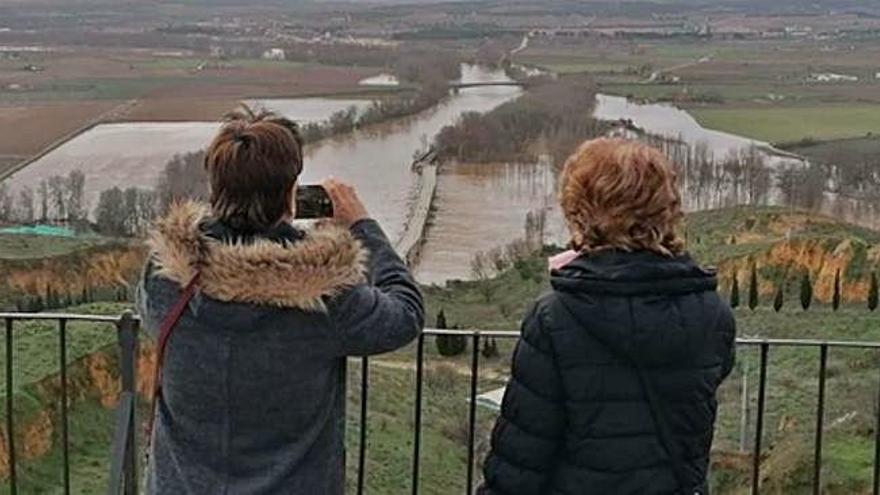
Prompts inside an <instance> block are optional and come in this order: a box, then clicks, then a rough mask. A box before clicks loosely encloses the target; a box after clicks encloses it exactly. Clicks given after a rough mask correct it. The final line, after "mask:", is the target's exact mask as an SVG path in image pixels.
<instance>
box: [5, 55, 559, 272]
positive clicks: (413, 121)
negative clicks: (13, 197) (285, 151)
mask: <svg viewBox="0 0 880 495" xmlns="http://www.w3.org/2000/svg"><path fill="white" fill-rule="evenodd" d="M462 76H463V77H462V82H483V81H505V80H509V79H507V76H506V75H505V74H504V72H503V71H494V70H488V69H484V68H481V67H477V66H465V67H464V68H463V74H462ZM521 91H522V90H521V89H519V88H517V87H480V88H471V89H466V90H462V91H460V92H459V93H457V94H454V95H451V96H450V97H449V98H447V99H446V100H444V101H443V102H442V103H441V104H440V105H438V106H436V107H434V108H432V109H430V110H428V111H425V112H423V113H421V114H419V115H417V116H414V117H411V118H406V119H402V120H399V121H394V122H391V123H388V124H384V125H379V126H375V127H371V128H370V129H368V130H361V131H356V132H355V133H353V134H351V135H350V136H345V137H343V138H337V139H329V140H325V141H323V142H321V143H319V144H318V145H316V146H313V147H311V148H310V149H307V150H306V151H307V157H306V160H307V161H306V167H305V171H304V175H303V178H302V181H303V182H304V183H310V182H318V181H320V180H322V179H324V178H325V177H327V176H335V177H338V178H340V179H342V180H345V181H349V182H351V183H353V184H355V185H356V186H357V187H358V190H359V191H360V193H361V196H362V197H363V200H364V202H365V203H366V205H367V207H368V208H369V210H370V211H371V213H372V214H373V215H374V216H375V217H376V218H377V219H378V220H379V221H380V222H381V223H382V225H383V226H384V227H385V229H386V231H387V233H388V235H389V237H391V238H392V240H393V241H395V240H397V239H399V238H400V237H401V236H402V235H403V227H404V225H405V219H406V217H407V215H408V213H409V211H410V210H411V206H412V204H413V202H414V201H415V198H414V185H415V183H416V179H417V175H416V174H415V173H413V172H412V171H411V170H410V167H411V164H412V160H413V155H414V153H415V152H416V151H418V150H423V149H424V148H425V147H426V146H427V145H428V144H429V143H430V142H431V140H432V138H433V137H434V135H436V134H437V132H439V131H440V129H442V128H443V126H445V125H449V124H452V123H454V122H455V121H456V119H457V118H458V117H459V116H460V115H461V114H462V113H464V112H470V111H475V112H486V111H489V110H491V109H493V108H495V107H496V106H498V105H500V104H502V103H504V102H506V101H509V100H510V99H512V98H515V97H516V96H518V95H519V94H520V93H521ZM249 103H251V104H253V105H254V106H264V107H266V108H269V109H272V110H274V111H277V112H279V113H281V114H283V115H286V116H288V117H291V118H295V119H297V120H300V121H319V120H324V119H326V118H327V117H329V116H330V115H331V114H332V113H333V112H336V111H338V110H342V109H345V108H348V107H349V106H351V105H356V106H363V105H367V104H369V102H368V101H364V100H360V101H358V100H331V99H325V98H309V99H297V100H271V99H267V100H252V101H250V102H249ZM217 126H218V124H216V123H212V122H182V123H149V122H143V123H125V124H107V125H100V126H98V127H96V128H94V129H92V130H90V131H88V132H86V133H84V134H82V135H80V136H78V137H76V138H74V139H72V140H71V141H69V142H67V143H65V144H64V145H62V146H61V147H59V148H58V149H56V150H54V151H53V152H51V153H49V154H48V155H46V156H44V157H42V158H41V159H39V160H37V161H36V162H34V163H33V164H31V165H30V166H28V167H27V168H26V169H24V170H21V171H19V172H18V173H16V174H15V175H14V176H13V177H12V178H11V179H10V181H11V185H12V186H13V188H16V187H21V186H24V185H28V186H31V187H36V186H37V185H38V184H39V182H40V180H42V179H45V178H48V177H50V176H52V175H63V174H67V173H69V172H70V171H72V170H77V169H79V170H82V171H84V172H85V173H86V176H87V177H86V188H87V189H86V199H87V201H88V204H89V205H90V207H91V208H93V207H94V205H95V204H96V203H97V198H98V195H99V194H100V192H101V191H102V190H105V189H108V188H111V187H114V186H120V187H129V186H132V185H135V186H138V187H153V186H154V184H155V182H156V180H157V178H158V176H159V173H160V172H161V170H162V167H163V166H164V164H165V163H166V162H167V161H168V160H169V159H170V158H171V157H173V156H174V155H175V154H178V153H186V152H192V151H197V150H199V149H201V148H203V147H205V146H206V145H207V144H208V142H209V141H210V139H211V138H212V136H213V135H214V133H215V132H216V130H217ZM439 187H440V189H439V192H438V203H437V206H438V210H437V212H436V215H435V219H434V228H432V230H430V231H429V240H428V247H427V251H432V250H434V249H436V250H437V254H434V253H430V252H429V253H426V255H425V257H424V268H423V269H422V270H421V271H420V273H421V274H422V276H424V277H425V279H426V280H429V281H430V282H442V281H444V280H446V279H449V278H463V277H464V278H466V277H467V276H468V275H469V266H470V259H471V258H472V257H473V254H474V253H476V252H478V251H484V250H488V249H491V248H492V247H495V246H498V245H504V244H506V243H508V242H510V241H512V240H514V239H516V238H518V237H521V236H522V233H523V225H524V221H525V215H526V213H527V212H528V211H529V210H532V209H535V208H541V207H544V206H545V205H546V201H547V197H548V196H547V194H548V191H551V190H552V174H550V173H549V172H548V171H547V170H543V169H540V167H539V166H512V165H499V166H482V167H466V166H458V167H451V168H449V169H447V170H444V173H443V176H442V178H441V180H440V186H439ZM468 215H472V216H471V218H470V220H467V217H468ZM487 233H488V235H487Z"/></svg>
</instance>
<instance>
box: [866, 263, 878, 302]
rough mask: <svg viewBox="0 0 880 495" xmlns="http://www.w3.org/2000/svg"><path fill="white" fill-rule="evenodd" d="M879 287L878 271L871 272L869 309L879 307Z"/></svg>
mask: <svg viewBox="0 0 880 495" xmlns="http://www.w3.org/2000/svg"><path fill="white" fill-rule="evenodd" d="M877 289H878V288H877V272H871V287H870V289H868V309H869V310H871V311H874V310H875V309H877V303H878V293H877Z"/></svg>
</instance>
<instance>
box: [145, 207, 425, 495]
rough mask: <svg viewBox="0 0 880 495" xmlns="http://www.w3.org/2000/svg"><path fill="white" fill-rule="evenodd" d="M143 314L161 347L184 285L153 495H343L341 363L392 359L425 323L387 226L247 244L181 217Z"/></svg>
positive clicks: (158, 258) (185, 213) (148, 275)
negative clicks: (188, 291)
mask: <svg viewBox="0 0 880 495" xmlns="http://www.w3.org/2000/svg"><path fill="white" fill-rule="evenodd" d="M151 252H152V255H151V260H150V263H149V264H148V266H147V269H146V270H145V275H144V280H143V284H142V287H141V290H140V291H139V292H140V297H139V306H140V311H141V314H142V315H143V317H144V324H145V328H146V329H147V331H148V332H150V333H151V334H152V335H153V336H155V335H156V333H158V329H159V326H160V323H161V321H162V319H163V318H164V316H165V315H166V314H167V312H168V311H169V309H170V307H171V306H172V305H173V304H174V302H175V300H176V299H177V298H178V296H179V293H180V287H181V286H182V285H185V284H186V282H187V281H189V280H190V279H191V278H192V276H193V274H194V273H195V270H196V267H198V270H199V272H200V280H201V282H200V292H199V293H198V294H197V295H196V297H195V298H194V299H193V301H192V303H191V304H190V306H189V308H188V309H187V311H186V312H185V313H184V315H183V317H182V318H181V320H180V323H179V324H178V326H177V327H176V329H175V330H174V334H173V335H172V337H171V339H170V341H169V344H168V349H167V352H166V356H165V366H164V372H163V382H162V384H163V396H162V398H161V401H160V402H159V405H158V408H157V409H158V411H157V415H156V422H155V428H154V433H153V435H154V436H153V444H152V446H153V453H152V456H151V467H150V470H151V476H150V478H151V481H150V486H149V491H150V493H153V494H160V495H161V494H175V495H178V494H274V493H285V494H287V493H290V494H309V495H311V494H341V493H343V491H344V480H345V473H344V468H345V447H344V425H345V378H346V377H345V374H344V372H345V367H344V364H345V359H346V357H347V356H363V355H370V354H379V353H383V352H388V351H392V350H394V349H397V348H399V347H401V346H403V345H405V344H406V343H408V342H410V341H411V340H412V339H413V338H414V337H416V336H417V335H418V333H419V331H420V329H421V328H422V325H423V322H424V308H423V304H422V298H421V295H420V293H419V290H418V287H417V285H416V284H415V282H414V281H413V278H412V276H411V275H410V273H409V272H408V270H407V268H406V266H405V264H404V263H403V261H402V260H401V259H400V258H399V257H398V256H397V254H396V253H395V252H394V249H393V248H392V247H391V245H390V244H389V242H388V239H387V238H386V237H385V235H384V234H383V233H382V230H381V228H380V227H379V225H378V224H377V223H376V222H375V221H372V220H365V221H361V222H358V223H357V224H356V225H354V226H353V227H352V228H351V229H350V230H347V229H343V228H339V227H329V226H325V227H320V228H316V229H314V230H313V231H310V232H307V233H306V232H302V231H299V230H296V229H294V228H293V227H291V226H288V225H285V226H282V227H279V228H277V229H274V230H273V231H271V232H262V233H251V234H242V233H239V232H234V231H231V230H230V229H228V228H227V227H225V226H224V225H222V224H220V223H218V222H215V221H211V220H210V219H209V218H208V217H207V215H206V209H205V208H204V207H202V206H200V205H197V204H193V203H190V204H184V205H181V206H178V207H175V208H173V209H172V211H171V212H170V213H169V215H168V216H167V217H165V218H163V219H161V220H160V221H159V222H158V223H157V226H156V230H155V231H154V232H153V235H152V236H151Z"/></svg>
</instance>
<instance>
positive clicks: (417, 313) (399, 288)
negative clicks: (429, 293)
mask: <svg viewBox="0 0 880 495" xmlns="http://www.w3.org/2000/svg"><path fill="white" fill-rule="evenodd" d="M351 230H352V233H353V234H354V236H355V237H357V238H358V239H359V240H360V241H361V242H363V243H364V246H365V247H366V248H367V250H368V251H369V252H370V260H369V267H368V278H369V280H368V283H367V284H362V285H359V286H357V287H354V288H352V289H351V290H349V291H347V292H346V293H345V294H342V295H341V296H339V297H337V298H335V299H334V300H332V301H330V302H329V304H328V310H329V316H330V318H331V320H332V321H333V324H334V326H335V327H336V328H337V329H338V331H339V332H341V334H342V347H341V351H342V354H343V355H347V356H367V355H372V354H381V353H384V352H389V351H393V350H395V349H397V348H399V347H402V346H404V345H406V344H407V343H409V342H410V341H412V340H413V339H414V338H415V337H417V336H418V334H419V332H421V330H422V326H423V325H424V320H425V309H424V304H423V301H422V294H421V292H420V291H419V287H418V285H417V284H416V282H415V280H414V279H413V276H412V274H411V273H410V271H409V269H408V268H407V266H406V264H405V263H404V262H403V260H402V259H401V258H400V256H398V255H397V253H396V252H395V251H394V248H393V247H392V246H391V243H390V242H389V241H388V238H387V237H386V236H385V234H384V233H383V232H382V228H381V227H380V226H379V224H378V223H377V222H376V221H374V220H362V221H360V222H358V223H357V224H355V225H354V226H353V227H352V229H351Z"/></svg>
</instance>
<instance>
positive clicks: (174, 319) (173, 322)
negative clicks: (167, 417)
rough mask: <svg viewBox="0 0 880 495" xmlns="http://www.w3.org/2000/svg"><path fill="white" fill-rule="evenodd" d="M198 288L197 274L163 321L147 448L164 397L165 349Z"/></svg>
mask: <svg viewBox="0 0 880 495" xmlns="http://www.w3.org/2000/svg"><path fill="white" fill-rule="evenodd" d="M198 287H199V274H198V273H196V274H195V276H193V278H192V280H190V281H189V283H188V284H186V287H184V289H183V292H181V294H180V297H179V298H178V299H177V301H176V302H175V303H174V306H172V307H171V311H169V312H168V314H167V315H165V319H164V320H162V326H161V327H160V328H159V340H158V342H156V367H155V368H153V398H152V402H151V404H150V416H149V417H148V418H147V426H146V435H147V438H146V442H145V445H147V446H149V445H150V441H151V437H152V435H153V421H154V420H155V416H156V407H157V406H158V403H159V396H160V395H162V364H163V363H164V362H165V349H166V348H167V347H168V340H169V339H170V338H171V333H172V332H173V331H174V327H176V326H177V323H178V322H179V321H180V318H181V317H182V316H183V312H184V311H186V308H187V307H188V306H189V303H190V301H192V298H193V297H194V296H195V294H196V290H197V289H198Z"/></svg>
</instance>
